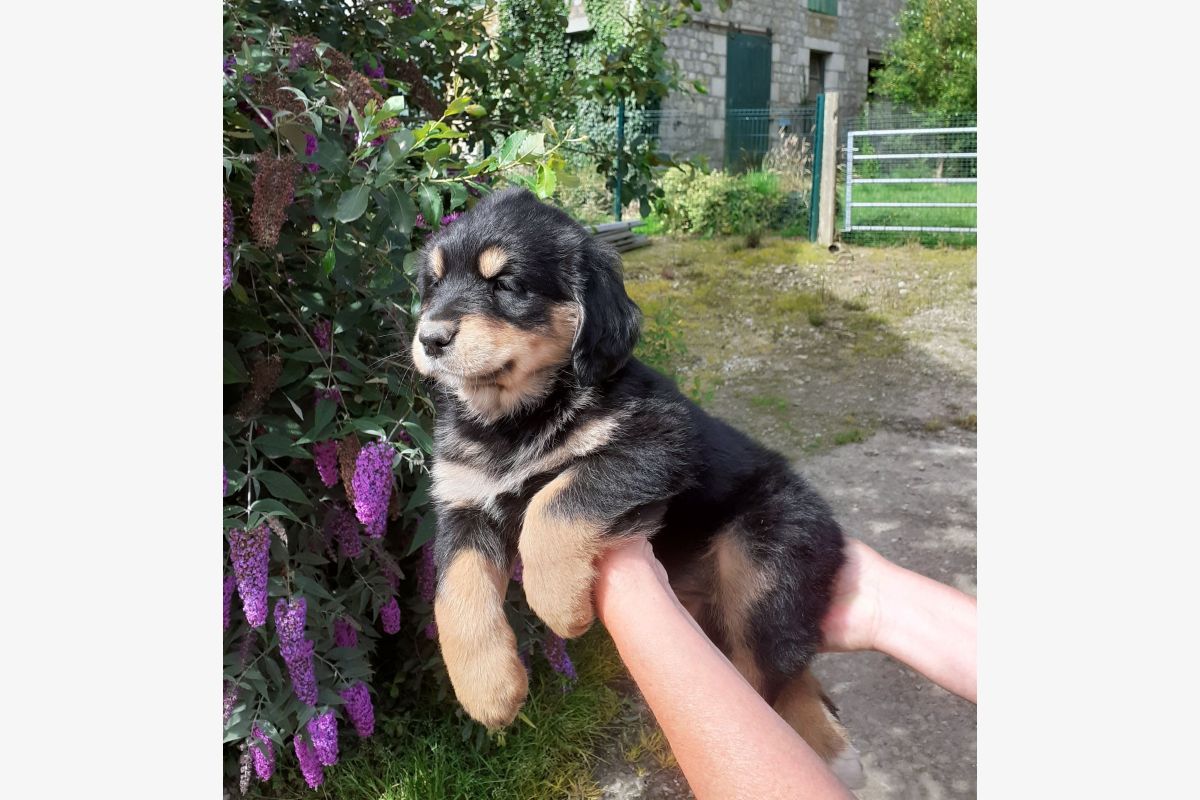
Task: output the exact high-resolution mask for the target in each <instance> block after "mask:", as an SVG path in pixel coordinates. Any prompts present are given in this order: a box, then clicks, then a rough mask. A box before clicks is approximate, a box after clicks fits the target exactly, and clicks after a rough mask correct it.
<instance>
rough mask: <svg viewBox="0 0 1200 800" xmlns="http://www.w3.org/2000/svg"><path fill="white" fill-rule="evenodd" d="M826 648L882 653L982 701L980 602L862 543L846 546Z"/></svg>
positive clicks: (828, 622) (851, 541)
mask: <svg viewBox="0 0 1200 800" xmlns="http://www.w3.org/2000/svg"><path fill="white" fill-rule="evenodd" d="M846 557H847V558H846V565H845V566H844V567H843V568H842V571H841V572H840V573H838V581H837V586H836V587H835V589H834V599H833V606H832V607H831V608H830V610H829V613H828V614H827V615H826V617H825V620H824V622H823V624H822V630H823V632H824V634H825V648H826V649H827V650H879V651H880V652H883V653H887V654H888V655H890V656H891V657H892V658H895V659H897V660H898V661H902V662H904V663H905V664H907V665H908V666H910V667H912V668H913V669H915V670H916V671H918V672H920V673H921V674H922V675H924V676H925V677H927V678H929V680H931V681H933V682H934V683H936V684H937V685H939V686H941V687H942V688H943V689H946V690H947V691H951V692H954V693H955V694H957V695H958V696H959V697H963V698H966V699H967V700H970V701H971V702H975V701H976V682H975V667H976V623H977V614H976V601H975V598H973V597H971V596H969V595H966V594H964V593H962V592H960V591H958V590H957V589H952V588H951V587H949V586H946V585H944V584H941V583H938V582H937V581H935V580H932V579H930V578H926V577H925V576H924V575H919V574H917V573H915V572H912V571H911V570H907V569H904V568H903V567H901V566H898V565H896V564H893V563H892V562H890V561H888V560H887V559H886V558H884V557H883V556H881V555H879V553H876V552H875V551H874V550H872V549H871V548H870V547H867V546H866V545H865V544H863V543H862V542H860V541H858V540H857V539H848V540H847V542H846Z"/></svg>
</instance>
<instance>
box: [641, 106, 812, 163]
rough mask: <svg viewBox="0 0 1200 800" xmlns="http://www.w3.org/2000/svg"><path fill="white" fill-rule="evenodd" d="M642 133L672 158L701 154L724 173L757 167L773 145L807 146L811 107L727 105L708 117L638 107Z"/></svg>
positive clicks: (810, 126)
mask: <svg viewBox="0 0 1200 800" xmlns="http://www.w3.org/2000/svg"><path fill="white" fill-rule="evenodd" d="M643 119H644V120H645V124H644V126H643V133H642V135H644V136H645V137H646V138H647V139H648V140H653V141H654V142H655V143H656V144H657V145H658V149H659V150H660V151H661V152H663V153H665V154H667V155H669V156H671V157H672V158H675V159H677V160H689V159H698V158H703V159H707V160H709V161H710V162H719V163H720V164H721V165H722V166H723V168H724V169H725V170H727V171H729V172H745V171H748V170H756V169H761V168H762V164H763V159H764V158H765V157H766V156H767V154H768V153H769V152H770V151H771V149H772V148H774V147H778V146H780V145H782V144H784V143H785V142H786V143H788V146H790V147H802V146H803V144H802V143H807V146H808V149H809V150H810V151H811V148H812V136H813V129H814V126H815V124H816V106H815V105H807V106H787V107H783V106H780V107H773V108H729V109H725V111H724V117H723V118H717V119H713V118H711V117H709V116H706V115H703V114H699V113H697V112H695V111H691V110H666V111H646V112H643Z"/></svg>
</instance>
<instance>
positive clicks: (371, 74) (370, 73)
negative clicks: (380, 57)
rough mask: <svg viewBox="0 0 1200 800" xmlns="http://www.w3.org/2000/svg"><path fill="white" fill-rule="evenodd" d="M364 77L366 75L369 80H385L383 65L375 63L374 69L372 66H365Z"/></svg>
mask: <svg viewBox="0 0 1200 800" xmlns="http://www.w3.org/2000/svg"><path fill="white" fill-rule="evenodd" d="M363 75H366V76H367V77H368V78H376V79H379V78H383V77H384V74H383V64H381V63H379V62H378V61H377V62H375V66H373V67H372V66H371V65H370V64H363Z"/></svg>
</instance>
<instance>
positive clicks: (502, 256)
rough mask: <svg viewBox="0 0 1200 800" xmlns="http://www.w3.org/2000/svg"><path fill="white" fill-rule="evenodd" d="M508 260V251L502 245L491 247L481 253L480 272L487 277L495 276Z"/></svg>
mask: <svg viewBox="0 0 1200 800" xmlns="http://www.w3.org/2000/svg"><path fill="white" fill-rule="evenodd" d="M506 261H508V253H506V252H504V250H503V249H501V248H500V247H495V246H493V247H489V248H488V249H487V250H484V251H483V252H482V253H480V254H479V274H480V275H482V276H483V277H485V278H494V277H495V276H496V274H497V273H498V272H500V270H501V269H503V268H504V263H505V262H506Z"/></svg>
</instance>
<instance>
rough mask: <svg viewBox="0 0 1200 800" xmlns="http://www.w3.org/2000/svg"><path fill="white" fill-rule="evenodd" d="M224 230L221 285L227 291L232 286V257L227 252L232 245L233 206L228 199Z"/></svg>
mask: <svg viewBox="0 0 1200 800" xmlns="http://www.w3.org/2000/svg"><path fill="white" fill-rule="evenodd" d="M223 205H224V214H225V228H224V236H223V237H222V247H223V248H224V252H225V258H224V261H225V269H224V276H223V282H222V285H223V286H224V287H225V289H228V288H229V287H230V286H232V285H233V255H232V254H231V253H230V252H229V246H230V245H231V244H232V243H233V206H231V205H230V204H229V198H228V197H226V198H225V202H224V204H223Z"/></svg>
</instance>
